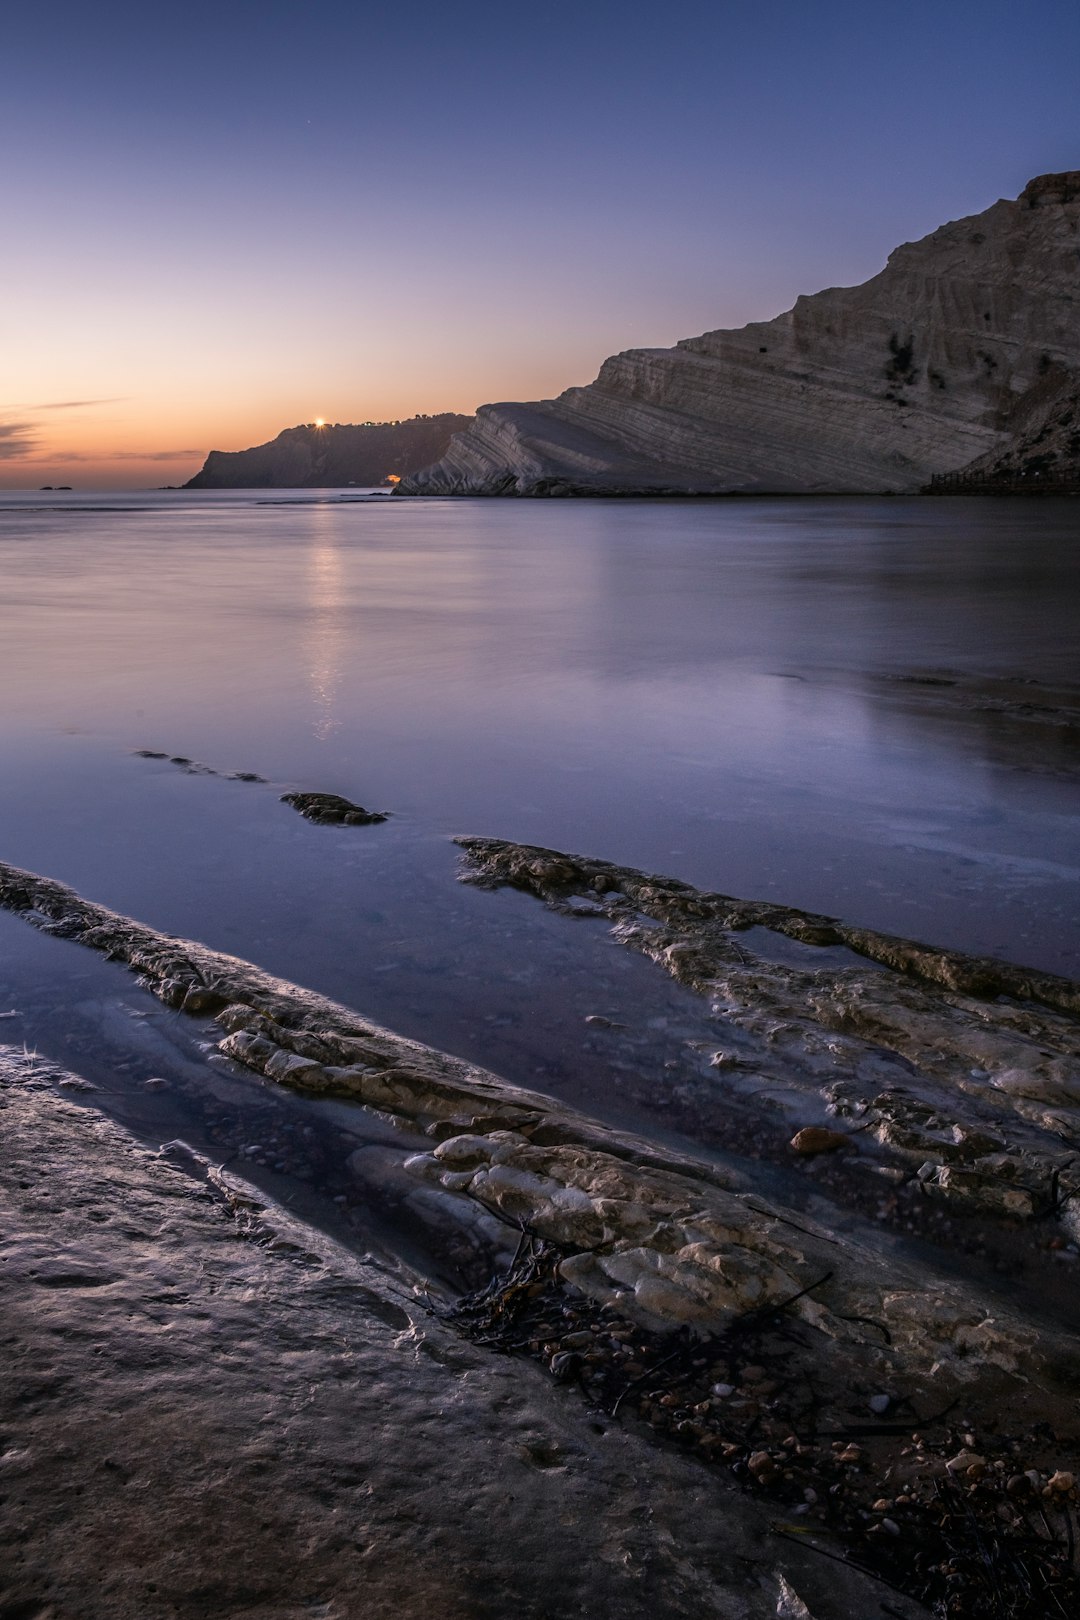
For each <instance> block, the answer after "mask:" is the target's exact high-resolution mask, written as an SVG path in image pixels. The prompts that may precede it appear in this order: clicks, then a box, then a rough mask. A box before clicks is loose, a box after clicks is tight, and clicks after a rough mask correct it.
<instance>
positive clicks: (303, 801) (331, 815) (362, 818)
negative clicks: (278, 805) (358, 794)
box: [281, 793, 389, 827]
mask: <svg viewBox="0 0 1080 1620" xmlns="http://www.w3.org/2000/svg"><path fill="white" fill-rule="evenodd" d="M281 802H282V804H291V805H292V807H293V809H294V810H298V811H299V812H300V814H301V815H302V816H303V817H304V819H305V821H314V822H317V823H318V824H319V826H321V827H370V826H373V825H374V824H375V823H376V822H379V821H385V820H386V819H387V816H388V814H389V812H388V811H385V810H365V809H364V807H363V805H362V804H353V802H352V800H351V799H345V798H342V796H341V794H340V793H283V794H282V795H281Z"/></svg>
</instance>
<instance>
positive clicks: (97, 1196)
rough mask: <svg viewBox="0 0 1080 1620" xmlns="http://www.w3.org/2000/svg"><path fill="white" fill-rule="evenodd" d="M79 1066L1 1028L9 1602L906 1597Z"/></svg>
mask: <svg viewBox="0 0 1080 1620" xmlns="http://www.w3.org/2000/svg"><path fill="white" fill-rule="evenodd" d="M75 1080H76V1077H74V1076H71V1075H65V1074H63V1073H62V1072H59V1071H56V1070H52V1069H50V1068H49V1067H48V1066H47V1065H43V1064H41V1063H40V1062H34V1061H28V1060H26V1059H25V1058H23V1057H22V1056H21V1055H19V1054H16V1053H14V1052H11V1051H10V1050H7V1049H0V1357H2V1361H3V1367H4V1376H3V1378H0V1434H2V1444H0V1526H2V1534H3V1543H4V1555H3V1558H2V1559H0V1613H2V1614H3V1615H4V1616H5V1617H10V1620H204V1617H205V1616H208V1615H220V1616H223V1617H225V1616H239V1615H243V1616H245V1617H249V1620H345V1617H351V1616H361V1615H363V1616H366V1617H370V1620H392V1617H393V1620H419V1617H421V1616H428V1615H433V1614H437V1615H440V1616H444V1617H445V1620H505V1617H506V1616H508V1615H515V1616H521V1617H522V1620H548V1617H550V1616H551V1615H553V1614H559V1615H578V1614H580V1615H589V1616H590V1617H595V1620H698V1617H700V1616H706V1615H708V1616H715V1617H716V1620H772V1617H773V1616H775V1615H776V1614H779V1613H784V1614H789V1613H799V1614H809V1615H810V1616H811V1620H847V1617H848V1616H851V1615H854V1614H858V1615H860V1616H864V1615H865V1616H866V1617H867V1620H886V1616H887V1615H893V1616H895V1615H900V1616H901V1617H902V1620H917V1617H918V1616H922V1615H925V1611H924V1610H923V1609H922V1608H920V1607H919V1606H918V1605H917V1604H914V1603H911V1602H910V1601H908V1600H906V1599H904V1598H901V1597H899V1596H897V1595H895V1594H892V1593H890V1592H889V1590H888V1588H886V1587H883V1586H881V1584H880V1583H879V1582H877V1581H875V1580H873V1579H872V1578H871V1577H870V1576H867V1575H863V1574H861V1573H860V1572H859V1571H858V1570H856V1569H853V1568H847V1567H844V1566H843V1565H842V1564H835V1563H833V1562H832V1561H831V1560H826V1559H824V1558H822V1557H821V1556H820V1555H819V1554H817V1553H815V1552H814V1551H813V1550H812V1549H809V1548H803V1547H800V1546H798V1545H796V1544H794V1543H793V1542H791V1541H789V1540H785V1539H783V1537H782V1536H781V1535H778V1534H776V1533H775V1531H774V1530H773V1529H772V1528H771V1521H772V1520H773V1519H774V1518H775V1512H774V1511H773V1510H771V1509H770V1508H769V1506H767V1505H765V1504H757V1503H754V1502H751V1501H749V1500H748V1499H747V1498H746V1497H745V1496H743V1495H741V1494H740V1493H739V1492H738V1491H737V1490H736V1489H734V1488H733V1487H732V1485H731V1483H725V1481H724V1480H723V1479H722V1478H721V1477H720V1476H719V1475H718V1474H717V1473H716V1472H715V1471H713V1472H711V1473H710V1472H707V1471H706V1470H705V1469H704V1468H703V1467H702V1465H701V1463H700V1462H698V1461H696V1460H694V1459H692V1458H688V1457H683V1456H679V1455H677V1454H675V1453H674V1452H673V1451H672V1450H670V1449H667V1450H661V1449H660V1448H658V1447H657V1446H655V1445H654V1444H652V1443H651V1442H650V1440H649V1439H648V1437H647V1436H642V1435H640V1434H634V1433H631V1432H629V1431H628V1430H626V1429H624V1428H622V1427H621V1426H619V1425H617V1424H611V1423H610V1422H607V1421H605V1422H600V1423H598V1422H597V1421H596V1420H595V1417H596V1415H595V1414H594V1413H592V1412H590V1411H589V1410H588V1409H587V1407H586V1406H585V1405H584V1403H583V1402H581V1401H580V1400H579V1399H578V1398H577V1397H576V1396H575V1395H573V1394H570V1393H568V1392H566V1391H562V1390H557V1389H555V1388H554V1387H553V1386H552V1385H551V1383H550V1382H549V1380H548V1379H547V1378H546V1377H545V1375H544V1374H543V1373H542V1372H541V1371H540V1370H539V1369H538V1368H537V1367H535V1366H531V1365H528V1364H525V1363H522V1362H520V1361H519V1362H512V1361H510V1360H509V1359H508V1358H506V1357H499V1356H493V1355H491V1354H490V1353H489V1352H488V1351H485V1350H483V1349H481V1348H479V1347H477V1346H474V1345H471V1344H469V1343H467V1342H466V1341H465V1340H463V1339H462V1338H461V1337H459V1336H458V1335H457V1333H456V1332H455V1331H454V1330H453V1329H452V1328H450V1327H448V1326H446V1325H444V1324H443V1323H442V1322H440V1321H439V1319H438V1318H437V1317H435V1316H434V1315H433V1314H432V1313H431V1312H430V1311H429V1310H427V1309H425V1306H424V1303H423V1301H422V1300H421V1299H420V1298H419V1297H418V1296H417V1293H416V1291H415V1290H414V1288H413V1287H412V1286H410V1279H409V1278H408V1276H407V1275H405V1276H402V1275H394V1274H392V1273H390V1272H388V1271H387V1270H385V1269H383V1268H381V1267H380V1266H379V1265H378V1264H376V1263H374V1262H373V1261H372V1260H371V1259H370V1257H361V1256H358V1255H356V1254H353V1253H350V1252H349V1251H348V1250H347V1249H345V1248H343V1247H342V1246H341V1245H340V1244H337V1243H335V1242H334V1241H333V1240H332V1239H330V1238H328V1237H326V1236H324V1235H322V1234H319V1233H317V1232H315V1231H313V1230H312V1229H311V1228H309V1227H307V1226H305V1225H303V1224H302V1223H300V1222H299V1221H297V1220H296V1219H295V1218H294V1217H293V1216H292V1215H290V1214H289V1212H288V1211H287V1210H286V1209H284V1208H282V1207H280V1206H277V1205H274V1204H272V1203H269V1202H268V1201H267V1199H266V1195H265V1194H263V1193H260V1192H259V1191H258V1189H256V1188H254V1187H252V1186H251V1185H249V1184H247V1183H245V1182H244V1181H242V1180H241V1179H239V1178H238V1177H236V1176H233V1175H230V1174H227V1173H225V1174H223V1173H221V1172H211V1173H210V1174H208V1173H207V1167H206V1166H205V1165H203V1164H200V1163H199V1162H198V1161H197V1160H192V1159H191V1158H190V1157H185V1156H184V1154H183V1152H182V1148H181V1145H179V1144H177V1145H173V1146H172V1147H171V1148H170V1149H166V1150H163V1152H162V1153H161V1154H160V1155H159V1154H154V1153H153V1152H151V1151H148V1150H147V1149H146V1148H144V1147H142V1146H140V1145H139V1144H138V1143H137V1142H136V1141H134V1140H133V1139H132V1138H131V1137H130V1136H129V1135H128V1134H127V1133H126V1132H124V1131H123V1130H122V1129H120V1128H119V1127H118V1126H117V1125H115V1124H113V1123H111V1122H110V1121H109V1120H107V1119H106V1118H104V1117H103V1115H102V1114H100V1113H99V1112H98V1111H97V1110H96V1109H94V1108H93V1107H88V1106H85V1105H83V1104H75V1103H73V1102H71V1101H70V1100H68V1098H67V1096H66V1095H65V1093H64V1091H62V1090H59V1091H58V1090H57V1087H58V1086H63V1085H64V1084H65V1082H67V1083H68V1084H69V1085H70V1083H71V1082H73V1081H75ZM792 1594H797V1595H798V1602H799V1603H800V1604H802V1605H803V1607H801V1608H798V1609H793V1608H792V1607H791V1605H792V1603H793V1602H794V1601H795V1598H794V1596H793V1595H792ZM883 1599H887V1602H886V1601H883ZM784 1604H786V1605H787V1606H786V1607H783V1606H782V1605H784Z"/></svg>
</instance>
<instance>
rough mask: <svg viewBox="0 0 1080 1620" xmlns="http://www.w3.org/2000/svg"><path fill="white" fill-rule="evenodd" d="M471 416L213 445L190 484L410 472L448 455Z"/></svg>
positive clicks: (309, 485)
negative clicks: (232, 446) (233, 446)
mask: <svg viewBox="0 0 1080 1620" xmlns="http://www.w3.org/2000/svg"><path fill="white" fill-rule="evenodd" d="M471 421H472V417H471V416H458V415H455V414H454V413H453V412H449V411H447V412H443V413H442V415H439V416H413V417H410V418H409V419H408V420H407V421H402V422H359V423H352V422H349V423H343V422H335V423H333V424H332V425H331V424H329V423H327V424H325V425H322V426H320V425H318V424H316V423H314V422H308V423H305V424H302V425H301V426H299V427H291V428H286V429H285V430H284V432H283V433H279V434H278V436H277V438H276V439H271V441H270V443H269V444H259V445H255V446H254V448H253V449H251V450H211V452H210V454H209V455H208V456H207V458H206V463H205V465H204V466H203V468H202V471H201V472H198V473H196V474H195V477H194V478H192V479H190V480H189V481H188V483H186V484H185V485H184V486H183V487H184V489H332V488H340V487H342V486H344V485H347V484H363V485H367V486H371V485H375V484H384V483H387V482H388V481H390V480H393V479H397V478H404V477H405V476H406V475H407V474H409V473H413V472H416V471H417V470H418V469H419V468H420V467H424V466H426V465H427V464H428V462H431V461H437V460H438V458H439V457H440V456H441V455H443V454H444V452H445V450H446V448H447V445H448V444H449V443H450V439H451V436H452V435H453V434H455V433H457V432H459V431H460V430H461V429H463V428H467V427H468V426H469V424H470V423H471Z"/></svg>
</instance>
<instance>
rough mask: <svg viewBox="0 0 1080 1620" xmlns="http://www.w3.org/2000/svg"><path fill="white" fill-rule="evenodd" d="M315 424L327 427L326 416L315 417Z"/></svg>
mask: <svg viewBox="0 0 1080 1620" xmlns="http://www.w3.org/2000/svg"><path fill="white" fill-rule="evenodd" d="M315 426H316V427H325V426H326V418H325V417H324V416H317V417H316V418H315Z"/></svg>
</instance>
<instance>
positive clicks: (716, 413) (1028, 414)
mask: <svg viewBox="0 0 1080 1620" xmlns="http://www.w3.org/2000/svg"><path fill="white" fill-rule="evenodd" d="M1078 293H1080V171H1073V172H1071V173H1067V174H1059V175H1043V176H1042V177H1040V178H1039V179H1036V180H1033V181H1031V183H1030V184H1029V185H1028V186H1027V187H1026V188H1025V190H1024V191H1023V193H1022V194H1021V196H1020V197H1019V198H1018V199H1017V200H1016V201H1015V202H1011V201H1004V200H1003V201H1000V202H997V203H995V204H994V205H993V207H991V208H988V209H987V210H986V212H985V213H982V214H976V215H973V216H971V217H969V218H967V219H962V220H957V221H955V222H953V223H952V224H949V225H943V226H942V227H941V229H940V230H937V231H934V232H933V234H932V235H930V236H927V237H925V238H923V240H922V241H920V242H914V243H907V244H905V245H904V246H903V247H899V248H897V249H896V251H895V252H894V253H893V254H892V255H891V256H890V258H889V261H888V264H887V265H886V267H885V269H884V270H883V271H882V272H881V273H880V275H877V276H874V277H873V278H872V280H870V281H868V282H866V283H865V284H864V285H863V286H861V287H832V288H828V289H827V290H826V291H824V292H820V293H817V294H815V295H814V296H813V297H804V298H799V299H798V300H797V301H796V304H795V307H794V309H791V310H789V311H787V313H786V314H783V315H779V316H777V317H776V319H775V320H772V321H762V322H754V323H752V324H751V325H749V326H745V327H743V328H742V329H741V330H738V331H717V332H706V333H705V334H704V335H703V336H701V337H697V338H687V339H685V340H684V341H683V342H681V343H679V344H678V345H677V346H676V347H675V348H674V349H631V350H628V351H627V352H625V353H623V354H618V355H614V356H613V357H612V358H611V359H610V360H607V361H605V362H604V365H603V366H602V367H601V370H600V375H599V376H598V377H597V379H596V381H595V382H594V383H591V384H589V386H588V387H585V388H571V389H568V390H567V391H566V393H564V394H560V396H559V397H558V399H553V400H540V401H537V402H533V403H530V404H501V405H485V406H483V407H481V409H480V411H479V412H478V413H477V417H476V421H475V423H474V424H473V426H471V427H470V428H468V429H467V430H466V431H465V432H464V433H460V434H458V435H456V436H455V438H454V439H452V440H451V443H450V446H449V449H448V450H447V452H446V454H445V455H444V456H443V458H442V459H441V460H440V461H438V462H436V463H435V464H434V465H433V466H431V467H427V468H425V469H424V470H423V471H421V472H418V473H414V474H412V475H411V476H410V477H408V478H406V479H405V480H404V481H403V482H402V484H401V486H400V493H403V494H412V495H447V494H472V495H567V494H634V493H642V494H657V493H665V492H669V493H679V494H694V493H723V492H746V493H753V494H767V493H874V492H900V493H902V492H912V491H916V490H919V489H920V488H921V487H922V486H923V485H925V484H926V483H927V482H928V481H929V479H930V477H931V476H932V475H933V474H935V473H941V472H951V471H954V470H956V469H958V468H962V467H965V466H966V465H967V464H968V463H970V462H973V461H976V460H979V459H984V458H987V457H990V458H993V457H995V456H997V455H1000V454H1002V453H1004V452H1006V451H1007V450H1008V448H1009V446H1010V445H1011V444H1012V442H1013V440H1014V437H1015V436H1016V435H1017V434H1018V433H1020V432H1021V431H1022V430H1023V429H1025V428H1027V427H1028V426H1029V424H1030V423H1031V420H1032V416H1033V412H1035V413H1038V412H1040V411H1041V410H1044V409H1045V408H1046V407H1047V405H1048V404H1049V403H1050V402H1051V400H1053V399H1057V398H1058V397H1060V396H1061V395H1062V394H1064V393H1065V392H1067V391H1068V390H1070V389H1075V388H1076V385H1077V381H1078V379H1080V298H1078Z"/></svg>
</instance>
